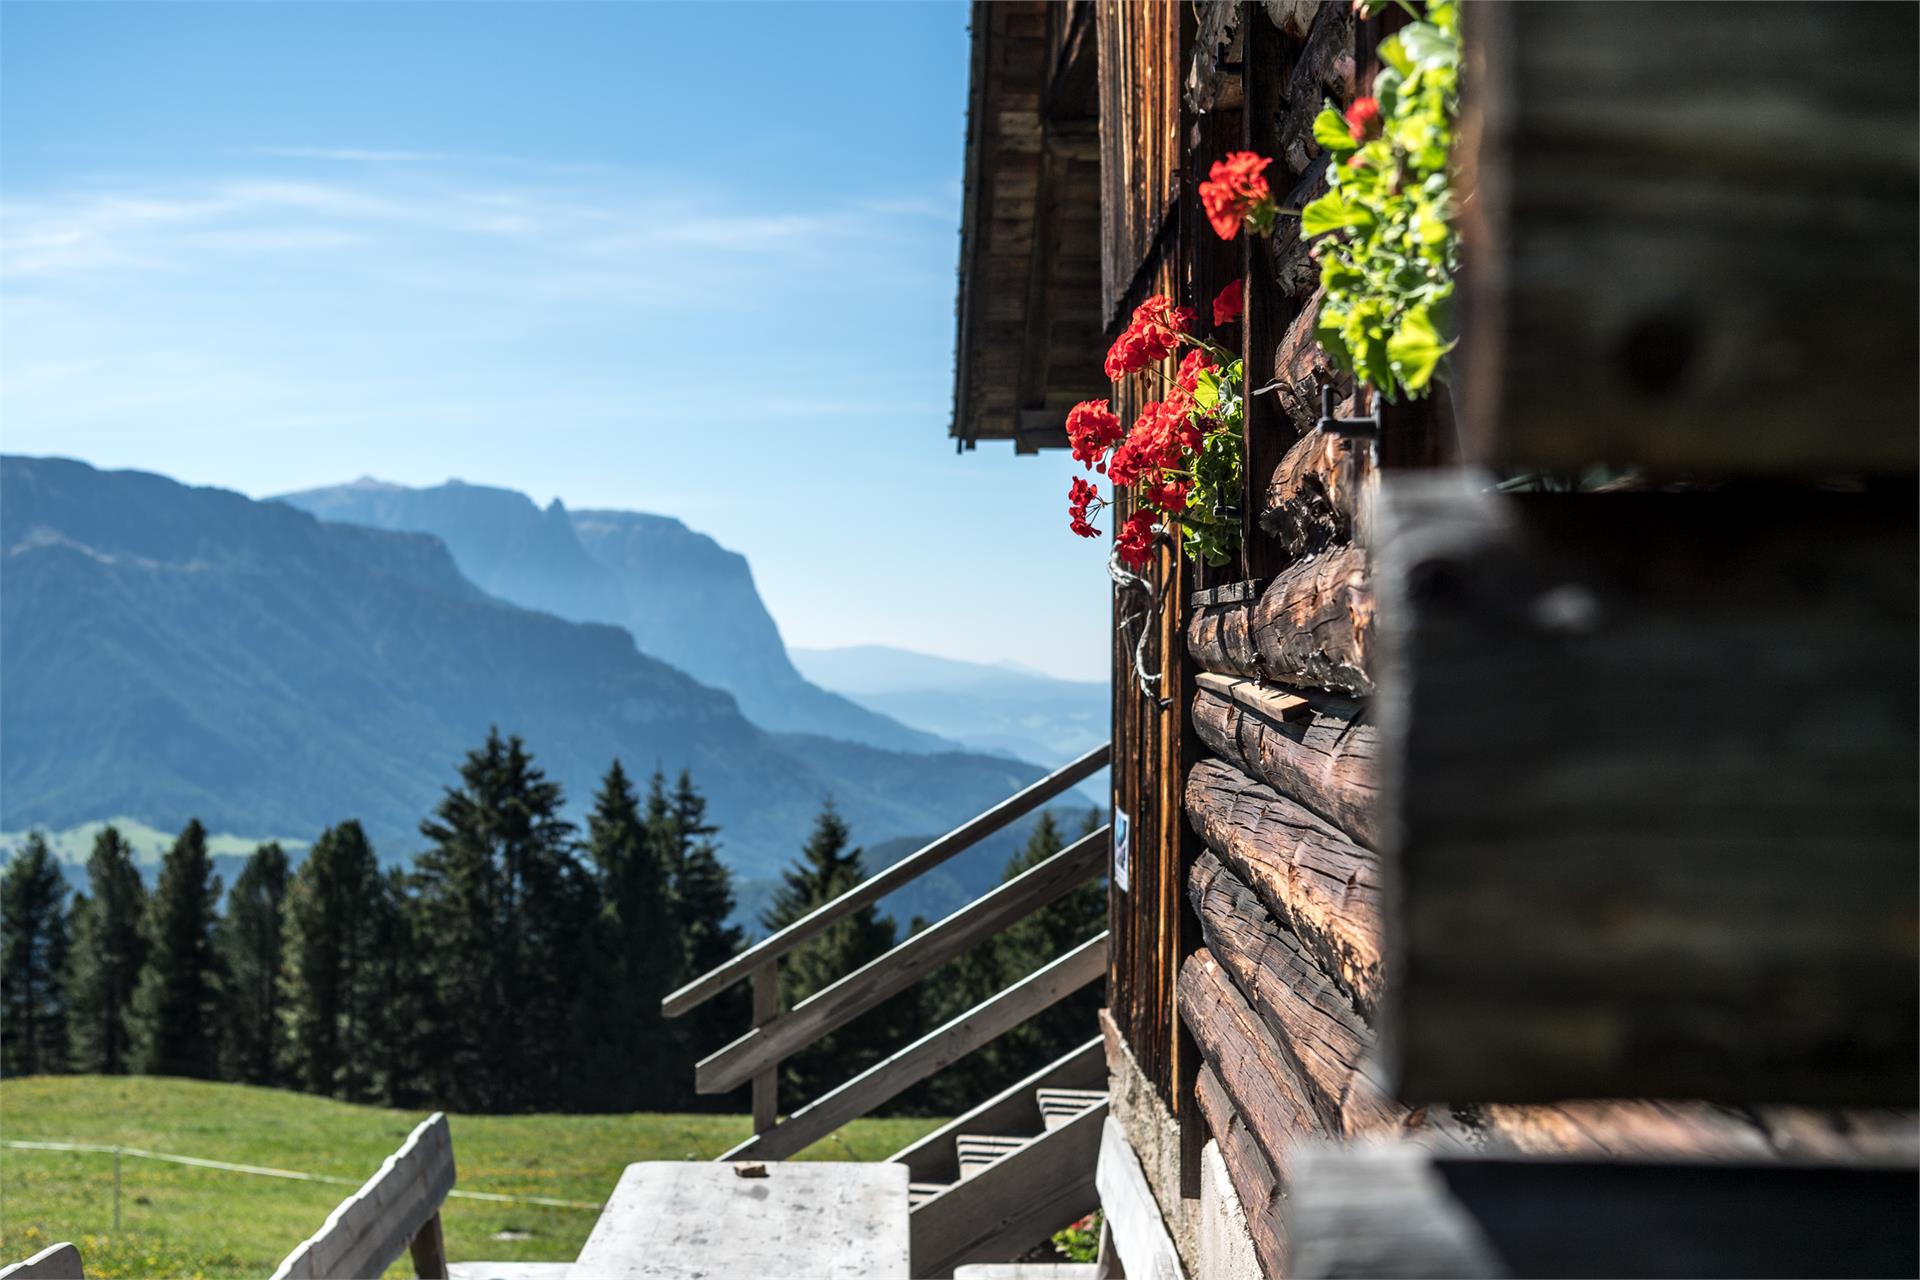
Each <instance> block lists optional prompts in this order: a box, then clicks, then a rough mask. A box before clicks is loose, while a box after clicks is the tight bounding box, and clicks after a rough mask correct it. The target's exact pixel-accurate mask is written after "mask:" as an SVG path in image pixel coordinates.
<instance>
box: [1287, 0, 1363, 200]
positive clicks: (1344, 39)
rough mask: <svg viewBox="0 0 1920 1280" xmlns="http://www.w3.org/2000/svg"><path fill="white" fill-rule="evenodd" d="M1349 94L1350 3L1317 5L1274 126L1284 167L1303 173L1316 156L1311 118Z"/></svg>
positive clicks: (1318, 152)
mask: <svg viewBox="0 0 1920 1280" xmlns="http://www.w3.org/2000/svg"><path fill="white" fill-rule="evenodd" d="M1352 97H1353V7H1352V6H1351V5H1342V4H1323V5H1321V6H1320V9H1319V11H1318V12H1317V13H1315V14H1314V17H1313V28H1312V30H1310V31H1309V32H1308V33H1307V40H1306V44H1305V45H1304V46H1303V47H1302V48H1301V50H1300V57H1299V60H1298V61H1296V62H1295V63H1294V64H1293V73H1292V74H1291V75H1290V76H1289V77H1288V79H1287V93H1286V97H1285V98H1284V99H1283V100H1282V106H1281V113H1280V119H1279V120H1278V121H1277V122H1276V124H1275V134H1276V136H1277V137H1278V138H1279V140H1280V158H1281V159H1282V160H1283V161H1284V162H1285V164H1286V166H1287V168H1289V169H1291V170H1292V171H1293V172H1294V173H1296V174H1298V173H1304V172H1305V171H1306V168H1307V166H1308V165H1310V164H1312V163H1313V161H1314V159H1315V158H1316V157H1317V156H1318V155H1319V154H1320V144H1319V143H1317V142H1315V141H1314V140H1313V118H1314V117H1315V116H1317V115H1319V114H1320V108H1322V107H1324V106H1326V104H1327V102H1328V101H1329V100H1332V101H1335V102H1339V103H1343V104H1344V103H1345V102H1347V101H1348V100H1349V99H1351V98H1352ZM1277 176H1278V175H1276V177H1277Z"/></svg>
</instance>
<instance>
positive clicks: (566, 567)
mask: <svg viewBox="0 0 1920 1280" xmlns="http://www.w3.org/2000/svg"><path fill="white" fill-rule="evenodd" d="M279 501H282V502H287V503H291V504H292V505H294V506H296V507H299V508H300V509H302V510H303V511H310V512H312V513H313V514H314V515H317V516H319V517H320V518H321V519H323V520H336V521H344V522H346V523H350V524H362V525H371V526H373V527H374V528H377V529H397V530H403V531H406V532H411V533H431V534H433V535H434V536H435V537H437V538H439V539H440V540H441V541H442V542H444V543H446V544H447V550H448V551H450V552H452V554H453V560H454V563H455V564H456V565H458V566H459V568H460V571H461V572H462V573H464V574H465V575H466V576H467V577H469V578H471V579H472V580H473V581H474V582H475V583H477V584H478V585H479V586H480V587H481V589H483V590H484V591H486V592H487V593H488V594H489V595H493V596H498V597H499V598H500V599H502V600H505V601H508V602H509V603H512V604H517V605H523V606H525V607H526V608H529V609H540V610H543V611H545V612H547V613H552V614H557V615H558V616H560V617H562V618H570V619H572V620H574V621H576V622H609V623H612V624H613V625H615V626H620V627H625V628H626V629H627V630H628V631H629V632H631V633H632V634H633V638H634V642H635V643H636V644H638V645H639V646H640V651H641V652H642V653H646V654H649V655H651V656H653V657H656V658H659V659H661V660H663V661H665V662H667V663H670V664H671V665H673V666H676V667H678V668H680V669H681V670H682V671H685V672H687V673H689V674H690V675H692V676H694V677H695V678H696V679H698V680H701V681H703V682H705V683H707V684H711V685H714V686H716V687H718V688H721V689H725V690H726V691H727V692H729V693H731V694H733V696H734V697H735V699H736V700H738V702H739V703H740V709H741V710H742V711H743V712H745V713H746V715H747V718H748V719H749V720H752V721H753V722H754V723H755V724H758V725H760V726H762V727H763V728H767V729H776V730H782V731H788V732H795V733H817V734H827V735H830V736H832V737H836V738H845V739H848V740H850V741H854V742H864V743H867V744H869V745H871V746H879V747H888V748H892V749H896V750H903V751H943V750H950V749H952V748H953V747H954V746H955V745H956V744H954V743H952V742H944V741H941V740H940V739H939V738H937V737H935V736H933V735H931V734H927V733H921V732H917V731H915V730H913V729H910V728H908V727H907V726H905V725H903V724H901V723H899V722H898V721H896V720H892V719H889V718H888V717H887V716H886V715H884V714H883V713H880V712H877V711H874V710H871V709H869V708H866V707H862V706H859V705H857V704H855V703H854V702H852V701H850V700H848V699H846V698H843V697H840V696H838V695H836V694H832V693H828V692H827V691H826V690H824V689H821V688H819V687H817V686H815V685H812V684H809V683H808V682H807V681H806V680H805V679H804V678H803V677H802V676H801V675H800V673H799V672H798V671H796V670H794V667H793V664H792V663H791V662H790V661H788V659H787V651H786V647H785V646H784V645H782V644H781V642H780V630H779V628H778V627H777V626H776V625H775V624H774V621H773V617H772V615H771V614H769V613H768V612H767V609H766V605H764V604H763V603H762V602H761V600H760V593H759V592H758V591H757V590H755V588H754V585H753V570H752V569H751V568H749V567H748V565H747V561H746V557H744V556H742V555H739V554H738V553H736V552H732V551H728V550H727V549H726V548H724V547H722V546H721V545H720V544H719V543H717V542H715V541H714V540H713V539H712V538H709V537H707V536H706V535H705V534H703V533H695V532H694V531H693V530H691V529H689V528H687V526H686V525H684V524H682V523H680V521H678V520H674V519H671V518H669V517H667V516H656V515H645V514H642V513H640V512H634V511H574V512H569V511H567V509H566V508H565V507H563V506H562V505H561V504H560V502H559V501H558V500H555V501H554V502H553V503H551V504H550V505H548V506H547V508H546V509H545V510H544V511H543V510H542V509H541V508H539V507H538V506H536V505H535V504H534V502H533V500H532V499H531V498H529V497H527V495H525V494H524V493H520V492H518V491H516V490H513V489H495V488H489V487H487V486H484V485H472V484H463V483H461V482H460V481H458V480H454V481H449V482H448V483H446V484H443V485H438V486H436V487H434V488H431V489H409V488H406V487H405V486H402V485H396V484H385V483H383V482H381V481H378V480H372V479H364V480H358V481H355V482H354V483H352V484H344V485H336V486H333V487H331V488H326V489H309V490H306V491H305V492H302V493H289V494H283V495H282V496H281V497H280V499H279Z"/></svg>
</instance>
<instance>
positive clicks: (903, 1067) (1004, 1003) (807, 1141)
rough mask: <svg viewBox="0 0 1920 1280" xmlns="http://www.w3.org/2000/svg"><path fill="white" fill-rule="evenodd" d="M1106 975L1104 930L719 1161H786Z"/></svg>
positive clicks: (756, 1136)
mask: <svg viewBox="0 0 1920 1280" xmlns="http://www.w3.org/2000/svg"><path fill="white" fill-rule="evenodd" d="M1106 976H1107V932H1106V930H1104V929H1103V930H1101V931H1100V932H1099V933H1097V934H1095V935H1094V936H1093V937H1091V938H1089V939H1087V940H1086V941H1085V942H1083V943H1081V944H1080V945H1079V946H1077V947H1075V948H1074V949H1073V950H1071V951H1069V952H1067V953H1066V954H1065V955H1063V956H1061V957H1060V958H1059V959H1057V960H1055V961H1053V962H1052V963H1051V964H1048V965H1045V966H1043V967H1041V968H1039V969H1036V970H1034V971H1033V972H1032V973H1030V974H1028V975H1027V976H1026V977H1025V978H1022V979H1021V980H1020V981H1019V982H1016V983H1014V984H1013V985H1012V986H1010V987H1008V988H1006V989H1005V990H1003V991H1001V992H999V993H998V994H997V995H993V996H990V997H988V998H987V999H986V1000H983V1001H981V1002H980V1003H979V1004H977V1005H975V1006H974V1007H973V1008H971V1009H969V1010H967V1011H966V1012H965V1013H963V1014H960V1015H959V1016H958V1017H955V1018H954V1019H953V1020H951V1021H950V1022H947V1023H946V1024H944V1025H942V1026H939V1027H936V1028H934V1029H933V1030H932V1031H929V1032H927V1034H926V1035H924V1036H921V1037H920V1038H919V1039H918V1040H916V1041H914V1042H913V1043H912V1044H910V1045H908V1046H907V1047H906V1048H904V1049H901V1050H900V1051H899V1052H897V1053H895V1054H893V1056H891V1057H889V1058H885V1059H882V1060H881V1061H879V1062H877V1063H875V1064H874V1065H873V1066H871V1067H868V1068H867V1069H866V1070H865V1071H863V1072H861V1073H860V1074H859V1075H857V1076H855V1077H853V1079H851V1080H848V1081H847V1082H846V1083H845V1084H842V1085H840V1086H839V1087H838V1088H834V1089H830V1090H828V1091H827V1092H826V1093H823V1094H821V1095H820V1096H819V1097H818V1098H816V1099H814V1100H813V1101H812V1102H810V1103H808V1104H807V1105H806V1106H804V1107H801V1108H800V1109H799V1110H798V1111H796V1112H794V1113H793V1114H792V1115H790V1116H788V1117H787V1118H786V1119H785V1120H783V1121H781V1122H780V1123H778V1124H776V1125H773V1126H772V1127H771V1128H767V1129H759V1128H758V1126H755V1127H756V1130H757V1131H756V1132H755V1133H754V1135H753V1136H752V1137H750V1138H748V1139H747V1140H746V1141H744V1142H742V1143H740V1144H739V1145H738V1146H736V1147H734V1148H733V1149H732V1150H731V1151H728V1152H727V1153H726V1154H725V1155H722V1156H721V1157H720V1158H721V1159H722V1160H738V1159H740V1158H742V1157H745V1156H754V1157H756V1158H759V1159H764V1160H783V1159H785V1158H786V1157H788V1156H790V1155H793V1154H794V1153H795V1152H797V1151H800V1150H802V1149H803V1148H805V1147H808V1146H810V1145H812V1144H813V1143H815V1142H818V1141H819V1140H820V1139H821V1138H824V1137H826V1136H827V1135H828V1134H829V1133H832V1132H833V1131H834V1130H835V1129H838V1128H839V1127H840V1126H841V1125H843V1124H846V1123H847V1122H848V1121H850V1120H857V1119H859V1118H860V1117H861V1116H864V1115H866V1114H867V1113H868V1112H870V1111H872V1110H873V1109H874V1108H875V1107H878V1106H880V1105H881V1104H882V1103H884V1102H887V1101H888V1100H890V1099H892V1098H894V1097H897V1096H898V1095H899V1094H900V1093H901V1092H902V1091H904V1090H906V1089H908V1088H911V1087H912V1086H913V1085H916V1084H918V1083H919V1082H920V1081H922V1080H925V1079H926V1078H927V1077H928V1076H930V1075H932V1074H933V1073H934V1072H936V1071H939V1070H940V1069H942V1068H943V1067H946V1066H949V1065H951V1064H952V1063H954V1062H957V1061H959V1060H960V1059H961V1058H963V1057H965V1056H966V1055H967V1054H969V1053H971V1052H973V1051H974V1050H975V1049H978V1048H979V1047H980V1046H981V1045H983V1044H986V1043H987V1042H988V1041H989V1040H993V1039H995V1038H996V1037H998V1036H1000V1035H1002V1034H1004V1033H1005V1032H1007V1031H1009V1030H1011V1029H1013V1028H1014V1027H1017V1026H1019V1025H1020V1024H1021V1023H1023V1022H1025V1021H1026V1020H1027V1019H1028V1018H1031V1017H1032V1016H1033V1015H1035V1014H1036V1013H1039V1012H1041V1011H1042V1010H1044V1009H1050V1008H1052V1007H1053V1006H1054V1005H1056V1004H1058V1003H1059V1002H1060V1001H1062V1000H1064V999H1066V998H1067V997H1068V996H1070V995H1072V994H1073V993H1074V992H1076V991H1078V990H1080V989H1081V988H1082V987H1085V986H1089V985H1091V984H1093V983H1095V982H1098V981H1100V980H1101V979H1102V978H1104V977H1106Z"/></svg>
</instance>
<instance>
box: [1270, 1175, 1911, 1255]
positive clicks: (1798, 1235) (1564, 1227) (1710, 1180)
mask: <svg viewBox="0 0 1920 1280" xmlns="http://www.w3.org/2000/svg"><path fill="white" fill-rule="evenodd" d="M1295 1170H1296V1177H1295V1179H1294V1182H1293V1185H1292V1187H1291V1190H1290V1195H1289V1199H1288V1202H1287V1232H1288V1239H1289V1243H1290V1245H1291V1250H1292V1269H1291V1270H1290V1271H1289V1272H1288V1274H1289V1275H1290V1276H1292V1277H1295V1278H1296V1280H1310V1278H1312V1277H1327V1276H1371V1277H1392V1276H1405V1277H1414V1276H1423V1277H1424V1276H1435V1275H1446V1276H1509V1275H1511V1276H1620V1277H1641V1276H1675V1275H1685V1276H1727V1277H1734V1276H1740V1277H1747V1276H1911V1275H1913V1274H1915V1271H1916V1268H1917V1267H1920V1251H1917V1250H1916V1246H1915V1237H1914V1230H1913V1224H1914V1220H1915V1217H1916V1214H1920V1179H1917V1178H1916V1174H1915V1171H1914V1170H1913V1169H1912V1168H1910V1167H1908V1168H1897V1167H1882V1168H1872V1167H1860V1166H1843V1165H1827V1166H1821V1165H1792V1164H1782V1163H1776V1164H1762V1165H1750V1164H1749V1165H1743V1164H1738V1163H1723V1162H1712V1163H1707V1162H1698V1161H1674V1160H1660V1161H1640V1160H1620V1159H1609V1160H1605V1161H1593V1160H1568V1159H1557V1160H1527V1159H1513V1158H1506V1157H1471V1156H1463V1155H1459V1154H1452V1155H1446V1156H1436V1155H1433V1154H1432V1153H1429V1152H1425V1151H1422V1150H1420V1149H1418V1148H1412V1147H1406V1146H1393V1145H1389V1146H1374V1147H1358V1148H1346V1149H1336V1148H1332V1147H1329V1146H1314V1147H1311V1148H1307V1149H1303V1150H1302V1151H1300V1152H1299V1153H1298V1154H1297V1155H1296V1157H1295Z"/></svg>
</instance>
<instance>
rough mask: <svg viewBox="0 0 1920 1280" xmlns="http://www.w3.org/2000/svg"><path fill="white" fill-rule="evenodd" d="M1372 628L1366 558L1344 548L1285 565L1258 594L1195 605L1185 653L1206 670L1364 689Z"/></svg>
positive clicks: (1369, 688) (1339, 689)
mask: <svg viewBox="0 0 1920 1280" xmlns="http://www.w3.org/2000/svg"><path fill="white" fill-rule="evenodd" d="M1372 630H1373V590H1372V587H1371V584H1370V583H1369V582H1368V580H1367V561H1366V557H1365V555H1363V554H1362V553H1361V551H1360V549H1359V548H1357V547H1341V548H1340V549H1338V550H1335V551H1329V552H1327V553H1326V554H1325V555H1318V556H1312V557H1309V558H1308V559H1306V560H1303V561H1301V562H1300V563H1298V564H1296V565H1292V566H1290V567H1289V568H1288V569H1287V570H1286V571H1285V572H1283V573H1281V574H1279V575H1278V576H1277V577H1275V578H1274V580H1273V582H1272V583H1271V584H1270V585H1269V586H1268V587H1267V588H1266V590H1264V591H1262V592H1261V593H1260V597H1259V599H1258V600H1256V601H1253V602H1251V603H1238V604H1231V605H1217V606H1210V607H1207V608H1201V609H1196V610H1195V611H1194V614H1193V618H1192V620H1191V621H1190V622H1189V623H1188V624H1187V652H1188V653H1189V654H1190V655H1192V657H1193V660H1194V661H1195V662H1197V663H1199V664H1200V667H1201V668H1202V669H1203V670H1206V671H1216V672H1222V673H1226V674H1231V675H1241V676H1253V677H1255V678H1256V679H1260V680H1278V681H1279V682H1281V683H1282V684H1296V685H1310V686H1312V687H1314V688H1317V689H1330V690H1332V691H1334V692H1336V693H1351V694H1365V693H1371V692H1373V680H1372V678H1371V677H1369V676H1368V674H1367V648H1368V644H1369V641H1370V637H1371V634H1372Z"/></svg>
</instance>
